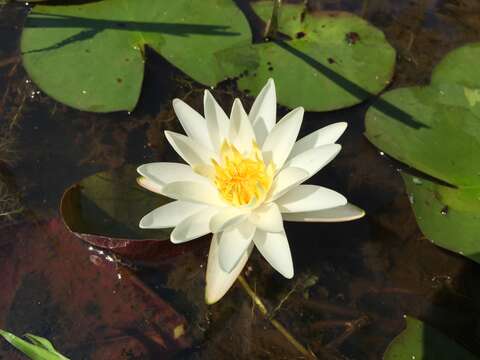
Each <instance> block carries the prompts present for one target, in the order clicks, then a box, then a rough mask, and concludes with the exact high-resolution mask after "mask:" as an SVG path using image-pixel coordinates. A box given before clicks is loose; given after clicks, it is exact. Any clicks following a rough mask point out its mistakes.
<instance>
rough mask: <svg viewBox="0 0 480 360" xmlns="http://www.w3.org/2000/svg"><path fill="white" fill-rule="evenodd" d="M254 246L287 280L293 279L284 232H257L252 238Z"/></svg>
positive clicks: (288, 248)
mask: <svg viewBox="0 0 480 360" xmlns="http://www.w3.org/2000/svg"><path fill="white" fill-rule="evenodd" d="M253 242H254V243H255V246H256V247H257V249H258V250H259V251H260V253H261V254H262V256H263V257H264V258H265V260H267V261H268V263H269V264H270V265H271V266H272V267H273V268H274V269H275V270H277V271H278V272H279V273H280V274H282V275H283V276H285V277H286V278H287V279H291V278H292V277H293V262H292V255H291V254H290V247H289V245H288V239H287V235H286V234H285V232H279V233H270V232H264V231H257V232H256V233H255V236H254V237H253Z"/></svg>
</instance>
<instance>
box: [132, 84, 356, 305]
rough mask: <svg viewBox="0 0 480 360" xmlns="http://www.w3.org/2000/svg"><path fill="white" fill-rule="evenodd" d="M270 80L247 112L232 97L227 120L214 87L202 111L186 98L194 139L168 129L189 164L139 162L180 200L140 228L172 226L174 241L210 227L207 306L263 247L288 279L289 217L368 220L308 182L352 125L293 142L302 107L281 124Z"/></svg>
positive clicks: (149, 180) (179, 110) (156, 187)
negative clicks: (253, 254)
mask: <svg viewBox="0 0 480 360" xmlns="http://www.w3.org/2000/svg"><path fill="white" fill-rule="evenodd" d="M276 106H277V103H276V91H275V84H274V81H273V79H269V80H268V81H267V84H266V85H265V86H264V87H263V89H262V90H261V92H260V94H259V95H258V97H257V98H256V99H255V102H254V103H253V105H252V108H251V110H250V113H249V114H247V113H246V111H245V110H244V108H243V105H242V103H241V102H240V100H238V99H235V101H234V103H233V107H232V110H231V114H230V118H229V117H227V115H226V114H225V112H224V111H223V110H222V108H220V106H219V105H218V104H217V102H216V101H215V99H214V98H213V96H212V95H211V94H210V92H209V91H208V90H206V91H205V95H204V113H205V117H203V116H201V115H200V114H199V113H197V112H196V111H195V110H194V109H192V108H191V107H190V106H188V105H187V104H186V103H184V102H183V101H181V100H179V99H175V100H174V101H173V107H174V110H175V113H176V115H177V117H178V119H179V121H180V123H181V124H182V126H183V128H184V130H185V132H186V134H187V136H185V135H182V134H179V133H175V132H171V131H166V132H165V136H166V137H167V140H168V142H169V143H170V145H171V146H172V147H173V148H174V149H175V151H176V152H177V153H178V155H180V156H181V157H182V158H183V160H185V162H186V163H187V164H188V165H187V164H180V163H167V162H157V163H150V164H144V165H141V166H140V167H139V168H138V169H137V171H138V173H139V174H140V175H141V177H140V178H139V179H138V182H139V184H140V185H141V186H143V187H144V188H146V189H148V190H150V191H153V192H155V193H158V194H161V195H163V196H167V197H170V198H173V199H175V201H173V202H171V203H169V204H166V205H164V206H161V207H159V208H157V209H155V210H153V211H151V212H150V213H148V214H147V215H145V216H144V217H143V218H142V219H141V221H140V224H139V225H140V227H141V228H143V229H158V228H172V227H174V230H173V231H172V233H171V234H170V240H171V241H172V242H173V243H175V244H181V243H185V242H187V241H190V240H193V239H195V238H198V237H201V236H204V235H207V234H210V233H213V238H212V241H211V245H210V252H209V255H208V265H207V275H206V283H207V284H206V294H205V298H206V302H207V303H210V304H211V303H215V302H216V301H218V300H219V299H220V298H221V297H222V296H223V295H224V294H225V293H226V292H227V290H228V289H229V288H230V287H231V285H232V284H233V283H234V281H235V279H236V278H237V277H238V275H239V274H240V272H241V271H242V269H243V267H244V265H245V263H246V262H247V260H248V257H249V256H250V253H251V252H252V250H253V247H254V246H255V247H257V249H258V250H259V251H260V253H261V254H262V255H263V257H264V258H265V259H266V260H267V261H268V262H269V263H270V265H272V267H273V268H274V269H275V270H277V271H278V272H279V273H280V274H282V275H283V276H284V277H286V278H292V277H293V273H294V270H293V262H292V257H291V254H290V247H289V244H288V240H287V235H286V233H285V230H284V227H283V221H307V222H335V221H348V220H354V219H358V218H360V217H362V216H363V215H364V212H363V210H361V209H359V208H357V207H356V206H354V205H351V204H349V203H347V200H346V199H345V197H344V196H342V195H341V194H339V193H337V192H335V191H333V190H330V189H327V188H325V187H321V186H317V185H301V184H302V183H303V182H305V181H306V180H308V179H309V178H310V177H312V176H313V175H315V174H316V173H317V172H318V171H319V170H321V169H322V168H323V167H324V166H326V165H327V164H328V163H329V162H330V161H331V160H333V158H334V157H335V156H336V155H337V154H338V153H339V151H340V149H341V146H340V145H339V144H336V141H337V140H338V138H339V137H340V136H341V135H342V134H343V132H344V131H345V129H346V127H347V124H346V123H335V124H332V125H329V126H327V127H324V128H322V129H319V130H317V131H315V132H313V133H311V134H309V135H307V136H306V137H304V138H302V139H300V140H299V141H297V142H295V141H296V138H297V136H298V133H299V130H300V125H301V124H302V120H303V113H304V110H303V108H302V107H298V108H296V109H294V110H292V111H291V112H289V113H288V114H287V115H285V116H284V117H283V118H282V119H280V120H279V122H278V123H277V122H276V114H277V110H276Z"/></svg>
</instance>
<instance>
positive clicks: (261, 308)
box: [238, 275, 318, 359]
mask: <svg viewBox="0 0 480 360" xmlns="http://www.w3.org/2000/svg"><path fill="white" fill-rule="evenodd" d="M238 282H239V283H240V285H241V286H242V288H243V290H245V292H246V293H247V294H248V295H249V296H250V297H251V298H252V300H253V303H254V304H255V305H256V306H257V308H258V310H259V311H260V312H261V313H262V315H263V316H265V317H266V318H267V319H268V320H269V321H270V323H271V324H272V325H273V327H274V328H275V329H277V330H278V332H279V333H280V334H282V335H283V336H284V337H285V338H286V339H287V340H288V341H289V342H290V344H292V345H293V346H294V347H295V349H297V350H298V351H299V352H300V353H301V354H302V355H303V356H305V357H306V358H307V359H318V358H317V356H316V355H315V354H314V353H313V352H312V351H310V350H307V349H306V348H305V347H304V346H303V345H302V344H300V342H298V340H297V339H295V338H294V337H293V335H292V334H290V333H289V332H288V330H287V329H285V328H284V327H283V325H282V324H280V323H279V322H278V321H277V320H275V319H272V318H271V317H270V316H268V310H267V307H266V306H265V305H264V304H263V301H262V300H261V299H260V298H259V297H258V296H257V294H256V293H255V292H254V291H253V290H252V288H251V287H250V285H249V284H248V283H247V281H246V280H245V278H244V277H243V276H242V275H240V276H239V277H238Z"/></svg>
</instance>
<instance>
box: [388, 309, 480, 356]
mask: <svg viewBox="0 0 480 360" xmlns="http://www.w3.org/2000/svg"><path fill="white" fill-rule="evenodd" d="M406 322H407V327H406V329H405V330H404V331H403V332H402V333H401V334H400V335H398V336H397V337H396V338H395V339H394V340H393V341H392V342H391V343H390V345H389V346H388V348H387V351H386V352H385V354H384V355H383V359H384V360H429V359H432V360H453V359H455V360H476V359H478V358H477V357H476V356H474V355H472V354H471V353H470V352H468V351H467V350H465V349H464V348H462V347H461V346H459V345H458V344H457V343H455V342H454V341H452V340H450V339H449V338H448V337H446V336H445V335H443V334H442V333H440V332H439V331H437V330H435V329H434V328H432V327H430V326H429V325H427V324H425V323H423V322H421V321H420V320H417V319H415V318H412V317H410V316H407V317H406Z"/></svg>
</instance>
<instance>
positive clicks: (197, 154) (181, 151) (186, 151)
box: [165, 131, 217, 166]
mask: <svg viewBox="0 0 480 360" xmlns="http://www.w3.org/2000/svg"><path fill="white" fill-rule="evenodd" d="M165 136H166V137H167V140H168V142H169V143H170V145H172V147H173V148H174V149H175V151H176V152H177V154H178V155H180V156H181V157H182V159H183V160H185V161H186V162H187V163H188V164H189V165H190V166H195V165H203V164H207V165H210V164H211V162H212V159H216V158H217V157H216V156H215V154H214V153H213V152H212V151H211V150H210V149H208V148H206V147H205V146H203V145H201V144H199V143H197V142H196V141H194V140H192V139H190V138H189V137H187V136H185V135H182V134H178V133H175V132H172V131H165Z"/></svg>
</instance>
